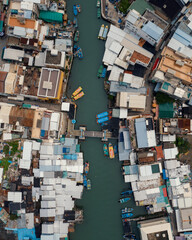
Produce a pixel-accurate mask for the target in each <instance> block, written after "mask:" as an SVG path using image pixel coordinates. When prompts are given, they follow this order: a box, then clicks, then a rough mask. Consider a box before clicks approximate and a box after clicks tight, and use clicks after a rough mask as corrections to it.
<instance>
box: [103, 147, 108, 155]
mask: <svg viewBox="0 0 192 240" xmlns="http://www.w3.org/2000/svg"><path fill="white" fill-rule="evenodd" d="M103 152H104V156H106V157H108V156H109V151H108V147H107V144H104V145H103Z"/></svg>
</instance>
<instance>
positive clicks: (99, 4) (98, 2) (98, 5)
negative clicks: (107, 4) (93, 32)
mask: <svg viewBox="0 0 192 240" xmlns="http://www.w3.org/2000/svg"><path fill="white" fill-rule="evenodd" d="M96 6H97V7H98V8H99V7H100V6H101V1H100V0H97V5H96Z"/></svg>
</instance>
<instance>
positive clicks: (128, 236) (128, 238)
mask: <svg viewBox="0 0 192 240" xmlns="http://www.w3.org/2000/svg"><path fill="white" fill-rule="evenodd" d="M123 220H125V219H123ZM123 238H124V239H126V240H135V239H136V236H135V234H133V233H128V234H124V235H123Z"/></svg>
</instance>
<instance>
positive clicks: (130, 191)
mask: <svg viewBox="0 0 192 240" xmlns="http://www.w3.org/2000/svg"><path fill="white" fill-rule="evenodd" d="M132 193H133V191H132V190H127V191H124V192H121V195H122V196H127V195H131V194H132Z"/></svg>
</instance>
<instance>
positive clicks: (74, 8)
mask: <svg viewBox="0 0 192 240" xmlns="http://www.w3.org/2000/svg"><path fill="white" fill-rule="evenodd" d="M73 14H74V15H75V16H77V14H78V11H77V6H76V5H75V4H74V5H73Z"/></svg>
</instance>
